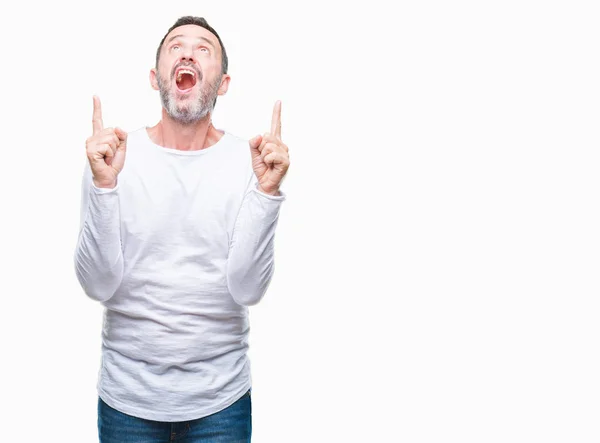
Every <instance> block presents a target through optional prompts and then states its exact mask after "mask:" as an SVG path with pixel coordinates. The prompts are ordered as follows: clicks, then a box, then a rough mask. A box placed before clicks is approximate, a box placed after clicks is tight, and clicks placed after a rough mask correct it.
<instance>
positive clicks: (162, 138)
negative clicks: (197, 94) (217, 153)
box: [147, 108, 223, 151]
mask: <svg viewBox="0 0 600 443" xmlns="http://www.w3.org/2000/svg"><path fill="white" fill-rule="evenodd" d="M147 131H148V136H149V137H150V140H152V142H153V143H154V144H157V145H159V146H162V147H165V148H171V149H178V150H180V151H197V150H200V149H206V148H209V147H210V146H212V145H214V144H215V143H217V142H218V141H219V140H220V139H221V137H222V136H223V132H222V131H219V130H217V129H216V128H215V127H214V126H213V124H212V121H211V114H210V113H209V114H208V115H207V116H206V117H205V118H203V119H202V120H199V121H198V122H196V123H192V124H190V125H182V124H181V123H179V122H177V121H175V120H173V119H172V118H171V117H169V115H168V114H167V113H166V111H165V110H164V108H163V110H162V119H161V120H160V121H159V122H158V123H157V124H156V126H153V127H151V128H148V129H147Z"/></svg>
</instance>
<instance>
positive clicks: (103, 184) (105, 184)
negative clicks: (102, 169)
mask: <svg viewBox="0 0 600 443" xmlns="http://www.w3.org/2000/svg"><path fill="white" fill-rule="evenodd" d="M92 181H93V183H94V186H95V187H97V188H102V189H113V188H114V187H115V186H117V181H116V180H113V181H106V180H104V181H103V180H96V179H93V180H92Z"/></svg>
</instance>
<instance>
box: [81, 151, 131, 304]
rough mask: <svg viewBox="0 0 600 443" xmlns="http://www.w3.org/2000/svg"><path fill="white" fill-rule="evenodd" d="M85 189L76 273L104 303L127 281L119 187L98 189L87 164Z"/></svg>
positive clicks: (86, 290) (83, 190) (84, 284)
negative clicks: (125, 276) (123, 281)
mask: <svg viewBox="0 0 600 443" xmlns="http://www.w3.org/2000/svg"><path fill="white" fill-rule="evenodd" d="M86 163H87V162H86ZM81 189H82V191H81V218H80V229H79V238H78V240H77V247H76V249H75V256H74V260H75V272H76V274H77V279H78V280H79V283H80V284H81V287H82V288H83V290H84V291H85V293H86V294H87V295H88V296H89V297H90V298H92V299H94V300H97V301H100V302H103V301H106V300H108V299H109V298H111V297H112V296H113V295H114V294H115V292H116V290H117V289H118V287H119V286H120V284H121V281H122V279H123V251H122V246H121V222H120V218H121V217H120V213H119V187H118V185H117V186H116V187H114V188H98V187H96V186H95V185H94V183H93V179H92V173H91V169H90V166H89V164H86V166H85V171H84V174H83V183H82V187H81Z"/></svg>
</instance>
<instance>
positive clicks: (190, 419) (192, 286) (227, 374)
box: [75, 17, 289, 443]
mask: <svg viewBox="0 0 600 443" xmlns="http://www.w3.org/2000/svg"><path fill="white" fill-rule="evenodd" d="M227 64H228V60H227V54H226V51H225V48H224V46H223V43H222V41H221V39H220V37H219V35H218V34H217V32H216V31H215V30H214V29H213V28H212V27H210V26H209V25H208V23H207V22H206V21H205V20H204V19H203V18H197V17H182V18H180V19H179V20H177V22H176V23H175V24H174V25H173V26H172V27H171V28H170V29H169V30H168V32H167V34H166V35H165V37H164V38H163V40H162V41H161V43H160V45H159V47H158V51H157V55H156V67H155V68H153V69H152V70H151V71H150V83H151V85H152V87H153V88H154V89H155V90H157V91H160V97H161V101H162V106H163V109H162V118H161V120H160V121H159V122H158V124H156V125H155V126H153V127H149V128H145V127H144V128H141V129H139V130H137V131H134V132H131V133H129V134H127V133H125V132H124V131H123V130H121V129H119V128H114V129H113V128H104V127H103V123H102V111H101V104H100V100H99V99H98V98H97V97H94V112H93V135H92V136H91V137H90V138H89V139H88V140H87V143H86V152H87V158H88V160H89V161H88V162H87V163H86V170H85V173H84V178H83V187H82V211H81V230H80V235H79V240H78V243H77V248H76V251H75V268H76V274H77V278H78V279H79V282H80V283H81V285H82V287H83V289H84V291H85V293H86V294H87V295H88V296H89V297H91V298H92V299H94V300H97V301H99V302H101V303H102V304H103V306H104V307H105V310H104V323H103V329H102V364H101V369H100V373H99V378H98V384H97V389H98V395H99V399H98V431H99V436H100V441H101V442H102V443H113V442H121V441H144V442H166V441H174V440H176V441H180V442H183V441H185V442H213V441H214V442H216V441H219V442H221V441H223V442H238V441H239V442H241V441H244V442H245V441H250V436H251V431H252V420H251V399H250V389H251V374H250V362H249V360H248V358H247V355H246V351H247V349H248V331H249V324H248V306H251V305H254V304H256V303H258V302H259V301H260V299H261V298H262V297H263V295H264V294H265V291H266V290H267V287H268V285H269V282H270V280H271V277H272V275H273V260H274V255H273V254H274V235H275V228H276V225H277V221H278V214H279V209H280V206H281V203H282V202H283V200H285V197H286V196H285V194H284V193H283V192H281V191H280V185H281V182H282V180H283V178H284V176H285V175H286V172H287V169H288V167H289V156H288V148H287V146H286V145H285V144H283V142H282V141H281V123H280V119H281V103H280V102H279V101H278V102H277V103H276V104H275V107H274V111H273V117H272V124H271V131H270V132H269V133H265V134H264V135H262V136H256V137H254V138H253V139H252V140H250V141H249V142H248V141H245V140H242V139H240V138H237V137H236V136H234V135H232V134H230V133H228V132H225V131H222V130H219V129H217V128H215V127H214V126H213V124H212V122H211V113H212V110H213V108H214V106H215V103H216V99H217V96H219V95H223V94H225V93H226V92H227V88H228V86H229V82H230V76H229V75H228V74H227Z"/></svg>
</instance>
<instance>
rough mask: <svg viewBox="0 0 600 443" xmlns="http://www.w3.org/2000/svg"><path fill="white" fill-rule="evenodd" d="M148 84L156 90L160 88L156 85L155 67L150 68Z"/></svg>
mask: <svg viewBox="0 0 600 443" xmlns="http://www.w3.org/2000/svg"><path fill="white" fill-rule="evenodd" d="M150 86H152V89H154V90H155V91H158V90H159V89H160V88H159V87H158V81H157V80H156V68H152V69H150Z"/></svg>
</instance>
